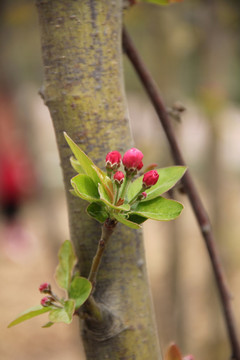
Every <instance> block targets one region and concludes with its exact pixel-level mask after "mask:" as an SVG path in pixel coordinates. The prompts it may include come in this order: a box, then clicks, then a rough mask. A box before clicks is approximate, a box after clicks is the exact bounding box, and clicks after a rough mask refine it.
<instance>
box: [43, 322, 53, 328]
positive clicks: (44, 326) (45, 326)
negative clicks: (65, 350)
mask: <svg viewBox="0 0 240 360" xmlns="http://www.w3.org/2000/svg"><path fill="white" fill-rule="evenodd" d="M52 325H54V323H53V322H51V321H49V322H47V323H46V324H45V325H43V326H42V328H49V327H50V326H52Z"/></svg>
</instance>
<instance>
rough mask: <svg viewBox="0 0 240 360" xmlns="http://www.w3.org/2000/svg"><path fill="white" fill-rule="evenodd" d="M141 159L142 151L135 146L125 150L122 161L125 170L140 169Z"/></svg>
mask: <svg viewBox="0 0 240 360" xmlns="http://www.w3.org/2000/svg"><path fill="white" fill-rule="evenodd" d="M142 159H143V153H142V152H141V151H140V150H138V149H136V148H132V149H130V150H128V151H127V152H125V154H124V155H123V160H122V162H123V165H124V166H125V169H126V170H136V169H137V170H140V169H141V167H142V166H143V165H142Z"/></svg>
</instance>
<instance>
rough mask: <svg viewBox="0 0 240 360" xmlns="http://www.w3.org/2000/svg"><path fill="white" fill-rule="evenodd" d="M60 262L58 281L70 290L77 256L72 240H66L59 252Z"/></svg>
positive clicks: (62, 286)
mask: <svg viewBox="0 0 240 360" xmlns="http://www.w3.org/2000/svg"><path fill="white" fill-rule="evenodd" d="M58 259H59V264H58V266H57V269H56V274H55V277H56V281H57V283H58V285H59V286H60V287H61V288H63V289H66V290H68V289H69V285H70V282H71V277H72V270H73V267H74V265H75V263H76V256H75V254H74V251H73V246H72V243H71V241H69V240H66V241H64V243H63V244H62V246H61V248H60V250H59V252H58Z"/></svg>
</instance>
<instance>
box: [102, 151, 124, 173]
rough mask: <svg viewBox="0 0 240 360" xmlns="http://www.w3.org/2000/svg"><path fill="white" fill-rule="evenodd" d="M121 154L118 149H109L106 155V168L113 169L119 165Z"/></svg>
mask: <svg viewBox="0 0 240 360" xmlns="http://www.w3.org/2000/svg"><path fill="white" fill-rule="evenodd" d="M121 160H122V156H121V154H120V153H119V152H118V151H111V152H109V153H108V154H107V156H106V168H107V169H112V170H115V169H117V168H119V166H120V165H121Z"/></svg>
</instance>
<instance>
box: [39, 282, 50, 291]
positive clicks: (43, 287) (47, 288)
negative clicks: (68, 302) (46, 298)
mask: <svg viewBox="0 0 240 360" xmlns="http://www.w3.org/2000/svg"><path fill="white" fill-rule="evenodd" d="M39 291H40V292H41V293H44V294H49V293H50V292H51V285H50V284H48V283H43V284H41V285H40V286H39Z"/></svg>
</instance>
